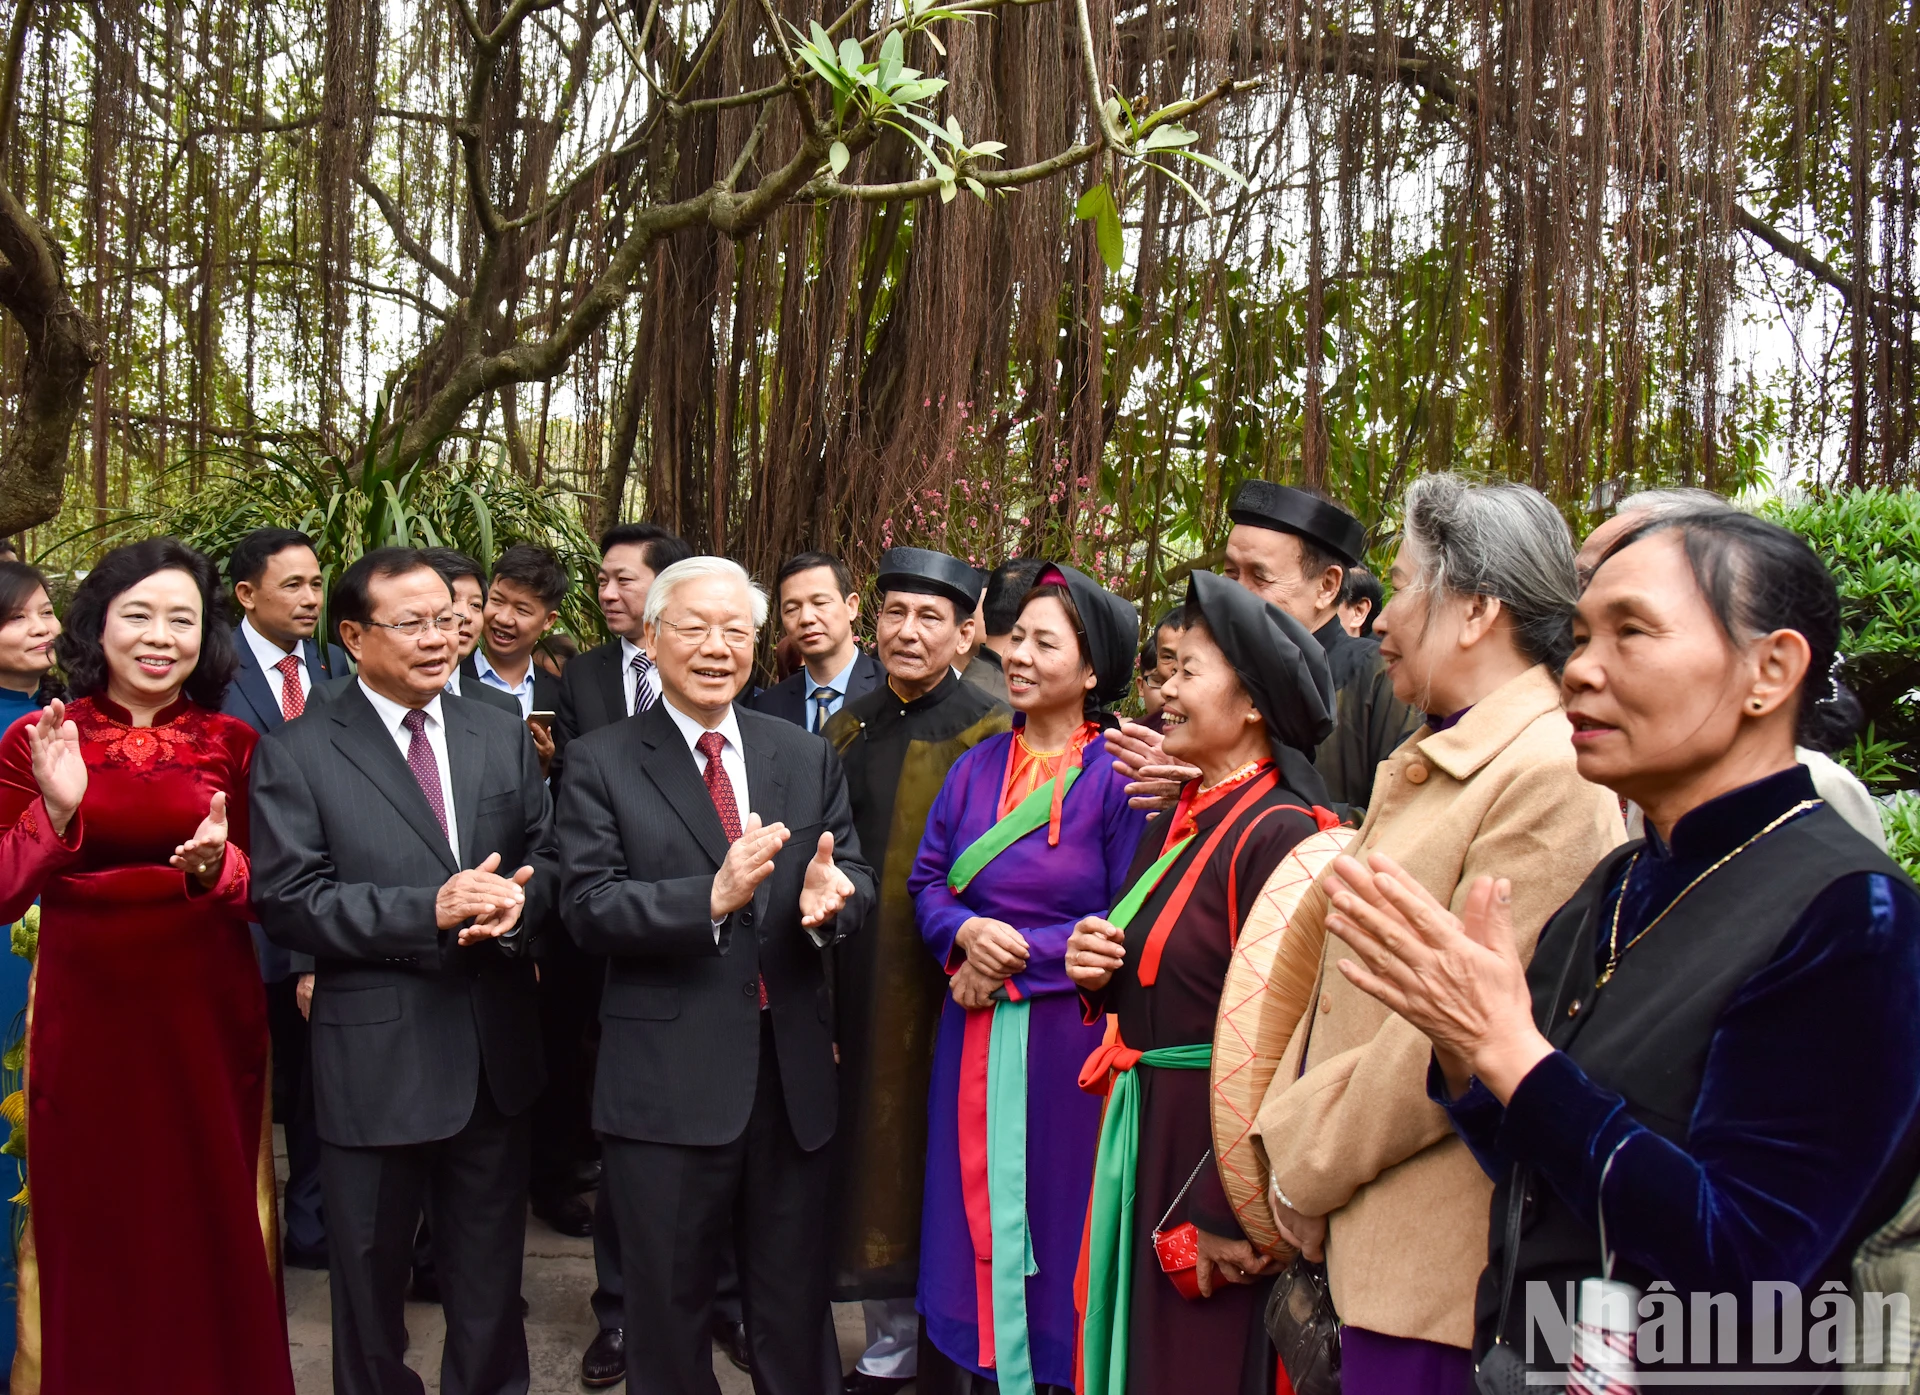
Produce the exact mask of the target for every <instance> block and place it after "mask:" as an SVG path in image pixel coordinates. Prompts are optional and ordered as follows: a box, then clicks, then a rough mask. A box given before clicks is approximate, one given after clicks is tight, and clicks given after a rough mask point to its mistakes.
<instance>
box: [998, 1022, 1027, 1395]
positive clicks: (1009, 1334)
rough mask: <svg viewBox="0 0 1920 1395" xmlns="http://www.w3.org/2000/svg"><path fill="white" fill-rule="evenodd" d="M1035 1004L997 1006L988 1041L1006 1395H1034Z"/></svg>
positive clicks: (1002, 1381)
mask: <svg viewBox="0 0 1920 1395" xmlns="http://www.w3.org/2000/svg"><path fill="white" fill-rule="evenodd" d="M1031 1007H1032V1004H1031V1003H1030V1002H1028V1001H1027V1000H1025V999H1023V1000H1021V1001H1020V1002H1008V1003H996V1004H995V1005H994V1009H993V1035H992V1036H991V1037H990V1038H989V1039H988V1042H987V1212H988V1215H989V1216H990V1217H991V1220H992V1226H993V1364H994V1370H993V1374H994V1378H995V1379H996V1380H998V1381H999V1382H1000V1389H1001V1391H1002V1395H1034V1386H1033V1351H1032V1349H1031V1347H1030V1346H1029V1344H1028V1340H1027V1276H1028V1275H1029V1274H1037V1273H1039V1272H1040V1266H1039V1264H1038V1263H1037V1262H1035V1260H1034V1257H1033V1231H1032V1228H1031V1227H1030V1226H1029V1224H1028V1221H1027V1025H1028V1021H1029V1010H1030V1009H1031Z"/></svg>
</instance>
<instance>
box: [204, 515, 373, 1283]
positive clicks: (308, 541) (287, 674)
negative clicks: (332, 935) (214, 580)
mask: <svg viewBox="0 0 1920 1395" xmlns="http://www.w3.org/2000/svg"><path fill="white" fill-rule="evenodd" d="M227 580H228V582H229V583H231V585H232V586H233V598H234V601H235V603H236V604H237V605H238V606H239V608H240V611H241V613H242V615H243V616H244V618H243V619H242V620H241V621H240V628H239V631H238V632H237V633H236V635H235V636H234V638H235V640H236V641H237V642H236V643H235V644H234V646H233V647H234V649H235V651H236V652H237V653H238V654H239V656H240V669H239V672H237V673H236V674H234V678H233V683H232V684H231V685H230V686H229V687H228V688H227V696H226V700H225V701H224V702H222V703H221V704H220V710H221V711H222V712H225V713H226V714H227V715H228V716H232V717H238V718H239V719H240V720H241V721H243V722H245V723H246V724H247V725H248V726H250V727H252V728H253V729H254V730H255V731H257V732H260V733H261V734H262V735H264V734H265V733H267V732H270V731H273V730H275V729H276V728H278V727H279V726H280V725H281V724H282V723H285V722H290V721H292V720H293V719H294V718H295V717H298V716H300V715H301V714H302V713H303V712H305V711H306V710H307V703H308V702H309V701H310V700H311V699H312V698H313V696H314V692H315V690H316V689H324V686H325V684H326V683H327V681H328V679H329V678H332V677H336V676H338V675H341V674H345V673H346V672H347V656H346V654H345V653H344V652H343V651H342V650H341V649H340V648H339V646H337V645H333V644H326V643H324V642H322V641H320V640H317V639H315V638H314V631H315V630H317V629H318V628H319V626H320V603H321V602H322V601H323V600H324V599H325V598H326V574H325V573H324V572H323V571H321V569H320V559H319V557H318V556H316V555H315V553H314V550H313V539H312V538H310V537H308V536H307V535H306V534H305V533H299V532H295V531H294V530H293V529H291V528H256V529H254V530H253V532H251V533H248V534H247V535H246V536H245V537H243V538H241V539H240V541H239V542H237V543H235V544H234V545H233V551H232V552H230V553H229V554H227ZM253 943H254V949H255V951H256V953H257V954H258V956H259V959H260V978H261V981H262V982H264V983H265V984H266V987H267V1026H268V1028H269V1030H270V1031H271V1034H272V1038H273V1104H274V1108H273V1113H274V1117H275V1118H277V1119H278V1120H279V1121H280V1122H281V1123H282V1124H283V1125H285V1127H286V1131H287V1189H286V1198H285V1202H286V1225H285V1243H286V1262H287V1263H288V1264H290V1265H292V1266H294V1267H295V1268H299V1269H324V1268H326V1264H327V1226H326V1217H325V1212H324V1210H323V1209H322V1207H321V1204H320V1135H319V1134H318V1133H317V1132H315V1130H314V1124H313V1094H312V1083H311V1080H310V1078H309V1073H308V1070H307V1019H306V1017H305V1015H304V1013H303V1012H302V1011H301V1007H302V1003H303V1000H304V998H305V997H306V995H307V994H310V993H311V992H312V991H313V980H312V973H311V970H312V967H313V966H312V964H311V963H310V962H309V961H308V960H307V958H306V956H305V955H295V954H289V953H288V952H287V951H286V950H284V949H282V948H280V946H279V945H276V944H274V943H273V942H272V941H271V940H269V939H268V938H267V937H266V935H265V934H264V933H262V931H261V929H260V927H259V926H258V925H256V926H254V927H253Z"/></svg>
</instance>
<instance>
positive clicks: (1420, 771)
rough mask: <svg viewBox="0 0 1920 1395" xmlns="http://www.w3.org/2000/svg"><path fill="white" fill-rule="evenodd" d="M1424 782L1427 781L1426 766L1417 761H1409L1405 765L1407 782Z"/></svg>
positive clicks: (1416, 783) (1422, 783)
mask: <svg viewBox="0 0 1920 1395" xmlns="http://www.w3.org/2000/svg"><path fill="white" fill-rule="evenodd" d="M1426 782H1427V768H1426V766H1424V765H1422V764H1420V762H1419V761H1413V762H1411V763H1409V764H1408V766H1407V783H1408V784H1410V785H1424V784H1426Z"/></svg>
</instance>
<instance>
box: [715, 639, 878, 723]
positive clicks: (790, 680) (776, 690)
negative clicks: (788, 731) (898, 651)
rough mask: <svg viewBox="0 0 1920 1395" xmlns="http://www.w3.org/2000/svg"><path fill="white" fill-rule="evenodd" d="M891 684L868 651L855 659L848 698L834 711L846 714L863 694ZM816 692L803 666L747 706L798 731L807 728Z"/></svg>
mask: <svg viewBox="0 0 1920 1395" xmlns="http://www.w3.org/2000/svg"><path fill="white" fill-rule="evenodd" d="M886 681H887V671H886V670H885V669H883V668H881V667H880V661H879V660H878V659H876V658H874V657H873V655H871V654H869V653H868V652H867V651H866V650H864V649H862V650H859V651H858V652H857V653H855V655H854V659H853V672H852V673H850V674H848V675H847V696H846V698H845V700H844V701H842V702H841V704H840V705H839V706H838V707H836V708H834V712H835V713H836V714H838V713H840V712H843V711H845V710H846V706H847V703H849V702H852V701H853V700H854V699H855V698H857V697H859V696H861V695H862V694H863V693H870V692H872V691H873V690H874V689H875V688H877V687H879V686H880V685H881V684H882V683H884V682H886ZM812 691H813V680H812V679H811V678H809V677H808V676H807V670H806V666H805V665H804V664H803V665H801V666H800V667H799V668H798V669H795V670H794V671H793V672H792V673H790V674H788V675H787V676H786V677H785V678H783V679H781V680H780V682H778V683H775V684H774V685H773V686H772V687H771V688H762V689H761V690H760V691H759V692H757V693H755V694H754V695H753V696H752V697H751V698H749V699H748V700H747V702H746V705H747V706H748V707H751V708H752V709H753V710H754V711H756V712H764V713H766V714H767V715H768V716H769V717H779V718H781V719H782V720H783V721H788V722H792V723H793V724H794V725H795V726H797V727H804V726H806V724H807V694H808V693H811V692H812Z"/></svg>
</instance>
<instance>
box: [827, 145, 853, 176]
mask: <svg viewBox="0 0 1920 1395" xmlns="http://www.w3.org/2000/svg"><path fill="white" fill-rule="evenodd" d="M852 158H853V156H852V155H851V154H849V153H848V151H847V147H846V143H845V142H844V141H835V142H834V143H833V144H832V145H830V146H828V147H827V164H828V165H829V166H830V167H831V168H832V170H833V177H834V178H835V179H838V178H839V177H840V175H841V172H842V171H843V170H845V169H846V167H847V161H849V160H851V159H852Z"/></svg>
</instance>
